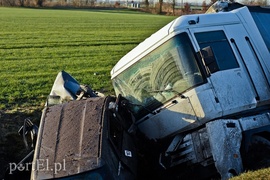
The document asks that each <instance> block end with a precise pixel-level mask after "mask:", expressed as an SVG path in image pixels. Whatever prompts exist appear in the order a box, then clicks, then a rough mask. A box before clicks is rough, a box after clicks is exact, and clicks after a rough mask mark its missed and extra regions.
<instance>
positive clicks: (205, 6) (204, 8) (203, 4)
mask: <svg viewBox="0 0 270 180" xmlns="http://www.w3.org/2000/svg"><path fill="white" fill-rule="evenodd" d="M202 10H203V11H204V12H205V11H207V5H206V2H205V1H203V2H202Z"/></svg>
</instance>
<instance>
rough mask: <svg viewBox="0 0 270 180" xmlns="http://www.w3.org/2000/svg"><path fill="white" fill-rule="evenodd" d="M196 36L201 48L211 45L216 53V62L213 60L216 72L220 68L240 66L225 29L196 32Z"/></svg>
mask: <svg viewBox="0 0 270 180" xmlns="http://www.w3.org/2000/svg"><path fill="white" fill-rule="evenodd" d="M195 37H196V39H197V41H198V44H199V46H200V49H204V48H206V47H210V48H211V49H212V52H213V54H214V57H215V60H216V62H212V66H213V64H215V65H216V67H215V68H214V69H215V70H213V71H211V73H214V72H216V71H219V70H227V69H233V68H238V67H239V64H238V62H237V60H236V58H235V56H234V54H233V51H232V49H231V47H230V44H229V42H228V40H227V38H226V36H225V34H224V32H223V31H211V32H200V33H195Z"/></svg>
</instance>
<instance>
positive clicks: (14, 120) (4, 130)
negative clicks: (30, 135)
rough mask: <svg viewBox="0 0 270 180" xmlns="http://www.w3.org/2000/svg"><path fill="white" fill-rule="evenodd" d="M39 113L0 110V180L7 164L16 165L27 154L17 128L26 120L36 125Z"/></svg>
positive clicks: (39, 111)
mask: <svg viewBox="0 0 270 180" xmlns="http://www.w3.org/2000/svg"><path fill="white" fill-rule="evenodd" d="M41 113H42V110H23V111H22V112H15V113H12V112H6V111H1V110H0V180H2V179H3V176H4V173H5V170H6V168H7V167H8V166H9V163H18V162H19V161H20V160H22V158H24V157H25V156H26V155H27V154H28V150H26V147H25V145H24V143H23V138H22V137H21V136H20V135H19V133H18V130H19V128H20V127H21V126H22V125H23V123H24V120H25V119H26V118H29V119H30V120H31V121H32V122H33V123H34V124H36V125H38V124H39V119H40V116H41Z"/></svg>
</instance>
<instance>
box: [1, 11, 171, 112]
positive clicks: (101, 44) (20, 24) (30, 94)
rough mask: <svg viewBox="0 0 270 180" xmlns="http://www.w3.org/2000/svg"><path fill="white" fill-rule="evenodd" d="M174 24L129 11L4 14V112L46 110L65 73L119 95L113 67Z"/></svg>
mask: <svg viewBox="0 0 270 180" xmlns="http://www.w3.org/2000/svg"><path fill="white" fill-rule="evenodd" d="M173 19H175V17H168V16H159V15H150V14H144V13H140V12H134V11H128V10H85V9H84V10H78V9H77V10H76V9H73V10H53V9H27V8H0V63H1V65H0V110H1V109H2V110H7V109H9V110H10V109H18V108H27V107H41V106H43V104H44V103H45V101H46V98H47V95H48V94H49V92H50V89H51V87H52V85H53V82H54V79H55V77H56V75H57V73H58V72H59V71H61V70H65V71H67V72H69V73H70V74H71V75H72V76H73V77H75V79H77V80H78V81H79V82H80V83H82V84H88V85H90V86H91V87H92V88H93V89H95V90H104V91H106V92H107V93H108V94H110V93H114V92H113V88H112V85H111V81H110V70H111V69H112V67H113V66H114V65H115V64H116V62H117V61H118V60H119V59H120V58H121V57H122V56H123V55H125V54H126V53H127V52H128V51H130V50H131V49H132V48H133V47H135V46H136V45H137V44H139V43H140V42H141V41H143V40H144V39H145V38H147V37H148V36H150V35H151V34H152V33H154V32H155V31H156V30H158V29H160V28H161V27H163V26H164V25H166V24H167V23H169V22H170V21H171V20H173ZM94 74H96V75H94Z"/></svg>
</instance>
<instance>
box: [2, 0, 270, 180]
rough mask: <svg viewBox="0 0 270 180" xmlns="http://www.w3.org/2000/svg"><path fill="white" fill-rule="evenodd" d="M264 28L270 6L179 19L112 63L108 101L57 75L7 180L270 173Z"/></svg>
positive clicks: (219, 7)
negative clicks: (28, 146)
mask: <svg viewBox="0 0 270 180" xmlns="http://www.w3.org/2000/svg"><path fill="white" fill-rule="evenodd" d="M269 24H270V9H267V8H262V7H252V6H248V7H247V6H244V5H241V4H238V3H228V2H218V3H216V4H214V5H213V6H212V7H210V9H209V10H208V11H207V13H206V14H195V15H184V16H181V17H178V18H176V19H175V20H173V21H172V22H171V23H169V24H168V25H166V26H164V27H163V28H162V29H160V30H159V31H157V32H156V33H154V34H153V35H151V36H150V37H149V38H147V39H146V40H145V41H143V42H142V43H140V44H139V45H138V46H137V47H135V48H134V49H133V50H131V51H130V52H129V53H128V54H126V55H125V56H124V57H123V58H121V59H120V60H119V61H118V63H117V64H116V65H115V66H114V68H113V69H112V70H111V80H112V84H113V87H114V90H115V95H114V96H104V95H102V94H101V93H99V92H96V91H94V90H92V89H91V88H90V87H88V86H85V85H80V84H79V83H78V82H77V81H76V80H75V79H74V78H73V77H71V76H70V75H69V74H68V73H66V72H64V71H62V72H60V73H59V74H58V76H57V78H56V80H55V83H54V85H53V87H52V90H51V93H50V95H49V97H48V99H47V102H46V106H45V108H44V110H43V114H42V117H41V121H40V125H39V127H38V130H37V127H36V126H35V125H34V124H32V123H31V122H30V121H27V122H26V123H25V125H24V126H23V127H22V129H21V131H20V132H21V134H23V135H25V134H27V133H31V134H32V137H33V138H32V139H33V151H31V152H30V153H29V155H28V156H27V157H26V158H25V159H23V160H22V161H21V162H20V163H18V164H17V165H16V166H15V167H10V168H9V169H8V170H7V173H6V179H9V178H12V177H23V175H22V174H24V175H25V176H26V177H28V179H55V178H56V179H211V178H217V179H229V178H231V177H233V176H236V175H239V174H240V173H242V172H244V171H246V170H250V169H251V170H252V169H258V168H264V167H269V165H270V156H269V155H270V52H269V51H270V29H269ZM28 165H29V167H27V170H26V166H28ZM19 167H24V169H25V171H24V172H21V171H20V170H19Z"/></svg>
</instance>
